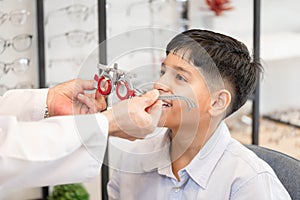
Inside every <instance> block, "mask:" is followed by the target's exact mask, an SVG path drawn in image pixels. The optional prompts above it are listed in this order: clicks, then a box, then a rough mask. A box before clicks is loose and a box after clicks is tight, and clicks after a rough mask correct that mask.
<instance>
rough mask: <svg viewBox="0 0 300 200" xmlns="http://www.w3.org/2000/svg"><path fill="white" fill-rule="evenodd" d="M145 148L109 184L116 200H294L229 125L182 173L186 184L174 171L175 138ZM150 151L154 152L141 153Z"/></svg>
mask: <svg viewBox="0 0 300 200" xmlns="http://www.w3.org/2000/svg"><path fill="white" fill-rule="evenodd" d="M145 145H146V143H143V145H138V147H137V148H135V149H134V150H133V151H132V153H131V154H129V153H128V152H127V155H125V156H123V157H122V160H121V161H120V166H119V167H120V168H119V170H116V171H115V173H114V175H113V177H112V178H111V180H110V182H109V184H108V194H109V197H110V199H126V200H140V199H143V200H147V199H149V200H155V199H157V200H161V199H187V200H191V199H205V200H207V199H213V200H224V199H232V200H233V199H236V200H243V199H249V200H253V199H259V200H271V199H272V200H273V199H282V200H288V199H291V198H290V197H289V194H288V192H287V191H286V189H285V188H284V187H283V185H282V184H281V183H280V181H279V179H278V178H277V176H276V175H275V173H274V172H273V170H272V169H271V167H270V166H269V165H268V164H267V163H265V162H264V161H263V160H261V159H260V158H258V157H257V156H256V155H255V154H254V153H253V152H252V151H250V150H248V149H247V148H246V147H244V146H243V145H242V144H240V143H239V142H237V141H236V140H234V139H233V138H231V136H230V133H229V130H228V129H227V126H226V125H225V123H224V122H222V123H221V124H220V126H219V127H218V129H217V130H216V131H215V133H214V134H213V135H212V136H211V138H210V139H209V140H208V141H207V143H206V144H205V145H204V147H203V148H202V149H201V151H200V152H198V154H197V155H196V156H195V158H194V159H193V160H192V161H191V162H190V164H189V165H187V166H186V167H185V168H184V169H181V170H180V171H179V172H178V175H179V177H180V181H177V179H176V178H175V176H174V174H173V172H172V166H171V164H170V158H169V151H167V149H168V148H167V146H168V145H169V140H167V139H166V137H164V138H160V140H158V139H154V140H153V142H148V145H146V146H145ZM149 146H150V147H151V146H152V147H153V149H151V148H149ZM145 148H146V149H151V150H150V151H151V152H150V151H149V153H148V154H147V153H145V152H143V154H138V152H139V150H142V151H145ZM133 152H134V153H133ZM111 153H112V152H111ZM153 162H154V163H153ZM155 165H156V166H158V167H154V166H155ZM134 166H136V167H134ZM151 166H152V167H151Z"/></svg>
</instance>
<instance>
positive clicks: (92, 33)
mask: <svg viewBox="0 0 300 200" xmlns="http://www.w3.org/2000/svg"><path fill="white" fill-rule="evenodd" d="M78 33H80V34H84V41H82V42H81V43H82V44H81V45H77V44H75V45H74V43H72V41H71V40H72V39H70V38H71V36H70V34H78ZM95 34H96V31H95V30H94V31H85V30H80V29H75V30H72V31H68V32H65V33H62V34H58V35H54V36H52V37H50V38H49V40H48V48H51V46H52V45H51V43H52V42H53V40H55V39H57V38H60V37H66V39H67V42H68V44H69V45H70V46H71V47H81V46H83V45H84V44H86V43H90V42H91V41H92V40H93V39H95V40H97V39H96V37H95ZM88 36H92V37H93V38H92V37H90V38H87V37H88ZM85 42H86V43H85ZM95 42H97V41H95Z"/></svg>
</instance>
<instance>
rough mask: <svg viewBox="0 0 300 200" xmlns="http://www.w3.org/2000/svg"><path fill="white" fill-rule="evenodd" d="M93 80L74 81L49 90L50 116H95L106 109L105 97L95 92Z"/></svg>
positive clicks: (48, 104) (48, 105)
mask: <svg viewBox="0 0 300 200" xmlns="http://www.w3.org/2000/svg"><path fill="white" fill-rule="evenodd" d="M94 84H95V83H94V81H93V80H81V79H74V80H70V81H67V82H65V83H61V84H59V85H57V86H54V87H52V88H50V89H49V91H48V96H47V107H48V112H49V115H50V116H57V115H72V114H93V113H96V112H99V111H101V110H104V109H105V108H106V102H105V97H103V96H102V95H100V94H99V93H98V92H96V93H95V92H93V93H86V92H85V91H86V90H95V85H94Z"/></svg>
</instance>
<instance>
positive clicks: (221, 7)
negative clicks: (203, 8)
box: [206, 0, 233, 16]
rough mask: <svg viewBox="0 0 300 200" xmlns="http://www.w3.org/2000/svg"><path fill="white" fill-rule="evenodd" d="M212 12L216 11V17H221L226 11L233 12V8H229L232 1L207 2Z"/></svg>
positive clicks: (215, 0) (211, 0)
mask: <svg viewBox="0 0 300 200" xmlns="http://www.w3.org/2000/svg"><path fill="white" fill-rule="evenodd" d="M206 3H207V5H208V6H209V8H210V10H212V11H214V12H215V13H216V15H218V16H219V15H221V13H222V12H223V11H225V10H231V9H232V8H233V7H232V6H228V4H229V3H230V0H206Z"/></svg>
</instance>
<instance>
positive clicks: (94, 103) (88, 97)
mask: <svg viewBox="0 0 300 200" xmlns="http://www.w3.org/2000/svg"><path fill="white" fill-rule="evenodd" d="M77 98H78V101H79V102H80V103H82V104H84V105H85V106H86V107H87V108H88V112H87V113H89V114H93V113H96V112H99V111H102V110H104V109H105V108H106V102H105V98H104V97H103V96H99V97H98V98H97V99H95V98H94V94H84V95H83V94H78V96H77Z"/></svg>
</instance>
